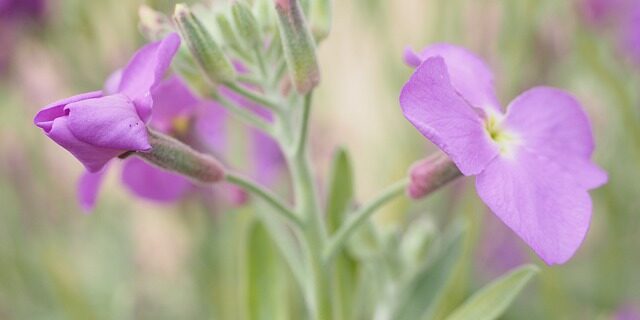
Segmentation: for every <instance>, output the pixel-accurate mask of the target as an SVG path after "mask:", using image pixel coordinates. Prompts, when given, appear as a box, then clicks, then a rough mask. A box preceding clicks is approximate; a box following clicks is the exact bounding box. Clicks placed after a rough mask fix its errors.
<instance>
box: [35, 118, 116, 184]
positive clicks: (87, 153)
mask: <svg viewBox="0 0 640 320" xmlns="http://www.w3.org/2000/svg"><path fill="white" fill-rule="evenodd" d="M47 136H48V137H49V138H51V139H52V140H53V141H55V142H56V143H57V144H59V145H60V146H61V147H63V148H65V149H67V151H69V152H71V154H73V155H74V156H75V157H76V158H77V159H78V160H80V162H82V164H83V165H84V166H85V168H87V170H88V171H89V172H97V171H100V169H102V167H104V165H105V164H106V163H107V162H109V160H111V159H113V158H115V157H117V156H118V155H120V154H122V153H123V152H125V151H126V150H118V149H110V148H102V147H96V146H95V145H92V144H89V143H86V142H84V141H82V140H80V139H78V138H76V136H75V135H74V134H73V133H72V132H71V130H69V124H68V118H67V117H60V118H57V119H55V120H54V121H53V123H52V125H51V129H50V130H49V132H47Z"/></svg>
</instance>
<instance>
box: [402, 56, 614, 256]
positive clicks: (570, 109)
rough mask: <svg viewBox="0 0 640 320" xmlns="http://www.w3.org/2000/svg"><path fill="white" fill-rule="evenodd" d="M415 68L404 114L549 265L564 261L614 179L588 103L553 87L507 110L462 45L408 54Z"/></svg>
mask: <svg viewBox="0 0 640 320" xmlns="http://www.w3.org/2000/svg"><path fill="white" fill-rule="evenodd" d="M405 56H406V57H407V58H408V59H407V60H408V63H409V64H411V65H413V66H417V69H416V70H415V72H414V74H413V75H412V76H411V78H410V79H409V81H408V82H407V83H406V84H405V86H404V87H403V89H402V93H401V95H400V105H401V106H402V111H403V113H404V115H405V117H406V118H407V119H408V120H409V121H410V122H411V123H412V124H413V125H414V126H415V127H416V128H417V129H418V131H420V133H422V135H424V136H425V137H426V138H427V139H429V140H431V142H433V143H434V144H436V145H437V146H438V147H439V148H440V149H442V151H444V152H445V153H446V154H447V155H448V156H449V157H450V158H451V160H452V161H453V162H454V163H455V164H456V166H457V167H458V169H459V170H460V171H461V172H462V174H464V175H465V176H471V175H475V176H477V179H476V189H477V192H478V194H479V196H480V198H481V199H482V200H483V201H484V203H485V204H487V206H488V207H489V208H490V209H491V210H492V211H493V212H494V213H495V214H496V215H497V216H498V217H499V218H500V219H501V220H502V221H503V222H504V223H505V224H506V225H507V226H509V228H511V229H512V230H513V231H514V232H515V233H516V234H518V236H519V237H520V238H522V239H523V240H524V241H525V242H526V243H527V244H528V245H529V246H530V247H531V248H533V250H534V251H535V252H536V253H538V255H539V256H540V257H541V258H542V259H543V260H544V261H545V262H546V263H547V264H556V263H564V262H566V261H567V260H568V259H569V258H570V257H571V256H572V255H573V254H574V253H575V251H576V250H577V248H578V247H579V245H580V244H581V243H582V241H583V239H584V237H585V235H586V232H587V229H588V228H589V223H590V220H591V206H592V205H591V198H590V196H589V194H588V190H590V189H593V188H596V187H598V186H600V185H602V184H604V183H605V182H606V180H607V176H606V173H605V172H603V171H602V170H601V169H600V168H598V167H597V166H596V165H595V164H594V163H592V162H591V160H590V158H591V155H592V153H593V150H594V141H593V136H592V133H591V127H590V124H589V120H588V118H587V116H586V114H585V113H584V111H583V110H582V108H581V106H580V104H579V103H578V102H577V101H576V100H575V99H574V98H573V97H572V96H571V95H569V94H567V93H565V92H563V91H561V90H558V89H554V88H549V87H536V88H533V89H530V90H528V91H526V92H524V93H522V94H521V95H520V96H519V97H517V98H516V99H515V100H514V101H513V102H511V104H510V105H509V106H508V108H507V111H506V112H505V113H503V112H502V110H501V107H500V105H499V103H498V99H497V98H496V95H495V90H494V85H493V75H492V73H491V71H490V70H489V69H488V67H487V66H486V65H485V64H484V62H483V61H482V60H481V59H479V58H478V57H476V56H475V55H473V54H472V53H470V52H468V51H466V50H465V49H463V48H460V47H456V46H452V45H446V44H441V45H433V46H430V47H428V48H426V49H425V50H424V51H423V52H422V53H420V54H419V55H418V54H415V53H412V52H409V51H408V52H407V53H406V55H405Z"/></svg>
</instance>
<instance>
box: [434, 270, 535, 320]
mask: <svg viewBox="0 0 640 320" xmlns="http://www.w3.org/2000/svg"><path fill="white" fill-rule="evenodd" d="M539 270H540V269H539V268H538V267H536V266H534V265H525V266H522V267H519V268H517V269H515V270H514V271H511V272H510V273H508V274H506V275H504V276H502V277H500V278H498V279H497V280H495V281H493V282H492V283H490V284H488V285H486V286H485V287H484V288H482V289H481V290H480V291H478V292H476V293H475V294H474V295H473V296H472V297H471V298H469V299H467V301H466V302H465V303H464V304H463V305H462V306H460V307H458V308H457V309H456V310H455V311H454V312H453V313H452V314H451V315H449V316H448V317H447V320H464V319H473V320H491V319H496V318H497V317H499V316H500V315H502V313H503V312H504V311H505V310H506V309H507V307H509V305H511V303H512V302H513V300H514V299H515V297H516V296H517V295H518V293H520V291H522V289H523V288H524V286H525V285H526V284H527V283H528V282H529V281H530V280H531V279H532V278H533V276H534V275H535V274H537V273H538V271H539Z"/></svg>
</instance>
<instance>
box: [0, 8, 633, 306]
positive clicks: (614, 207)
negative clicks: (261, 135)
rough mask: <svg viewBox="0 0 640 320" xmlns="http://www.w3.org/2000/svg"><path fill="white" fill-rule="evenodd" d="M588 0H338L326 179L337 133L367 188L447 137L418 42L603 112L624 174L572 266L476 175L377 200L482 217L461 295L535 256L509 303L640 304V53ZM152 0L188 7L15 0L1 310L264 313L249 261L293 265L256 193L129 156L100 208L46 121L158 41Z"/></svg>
mask: <svg viewBox="0 0 640 320" xmlns="http://www.w3.org/2000/svg"><path fill="white" fill-rule="evenodd" d="M19 1H23V0H19ZM25 1H26V0H25ZM581 2H582V1H557V0H518V1H512V0H502V1H499V0H447V1H444V0H430V1H428V0H394V1H384V0H349V1H346V0H338V1H335V6H334V29H333V31H332V34H331V35H330V37H329V38H328V40H326V41H325V42H324V43H323V44H322V45H321V47H320V49H319V50H320V62H321V67H322V71H323V80H322V84H321V86H320V88H319V90H318V91H319V92H318V94H317V95H316V97H317V100H316V103H315V105H314V111H313V123H312V141H313V145H312V148H313V153H314V157H313V159H314V163H315V164H316V167H317V174H318V176H319V177H320V180H321V181H324V180H326V179H325V178H323V177H325V176H326V174H327V171H328V169H329V161H330V159H331V157H332V151H333V150H334V149H335V148H336V147H337V146H345V147H346V148H348V149H349V150H350V152H351V156H352V158H353V162H354V163H355V174H356V188H357V195H358V199H360V200H361V201H363V200H366V199H368V198H369V197H371V196H372V195H374V194H375V193H376V190H379V189H380V188H382V187H384V186H385V185H386V184H388V183H391V182H393V181H395V180H397V179H399V178H401V177H402V176H403V175H404V174H405V173H406V171H407V168H408V167H409V166H410V164H411V163H412V162H414V161H416V160H418V159H420V158H421V157H424V156H426V155H427V154H429V153H431V152H433V151H434V147H433V146H432V145H430V144H429V143H428V142H427V141H426V140H424V139H423V138H422V137H421V136H420V135H419V134H418V133H417V131H415V130H414V129H413V128H412V127H411V126H410V124H409V123H408V122H407V121H405V120H404V118H403V117H402V114H401V112H400V109H399V105H398V102H397V99H398V94H399V90H400V88H401V86H402V85H403V83H404V82H405V81H406V80H407V79H408V76H409V75H410V72H411V70H410V69H409V68H407V67H405V65H404V64H403V63H402V59H401V58H402V52H403V49H404V47H405V46H407V45H409V46H412V47H413V48H414V49H420V48H421V47H423V46H425V45H427V44H429V43H432V42H437V41H438V42H439V41H445V42H451V43H456V44H461V45H464V46H466V47H468V48H470V49H471V50H473V51H475V52H477V53H478V54H479V55H481V56H482V57H484V58H485V59H486V61H487V62H488V63H489V64H490V66H491V67H492V69H493V70H494V71H495V75H496V80H497V88H498V92H499V97H500V98H501V101H502V103H503V105H504V106H506V105H507V104H508V102H509V101H511V99H513V98H514V97H515V96H516V95H517V94H518V93H519V92H521V91H523V90H525V89H527V88H529V87H531V86H535V85H543V84H544V85H551V86H556V87H560V88H563V89H566V90H568V91H571V92H572V93H574V94H575V95H576V96H577V97H578V99H579V100H580V101H581V102H582V103H583V105H584V107H585V108H586V109H587V110H588V112H589V114H590V115H591V120H592V123H593V126H594V132H595V136H596V140H597V151H596V156H595V157H596V160H597V162H598V163H599V164H601V165H602V166H603V167H604V168H606V169H607V171H608V172H609V175H610V182H609V184H608V185H607V186H605V187H604V188H601V189H599V190H596V191H594V192H592V195H593V198H594V203H595V205H594V215H593V222H592V226H591V230H590V231H589V234H588V236H587V239H586V241H585V243H584V245H583V246H582V247H581V248H580V250H579V251H578V253H577V254H576V256H575V257H574V258H573V259H572V260H571V261H569V262H568V263H567V264H565V265H563V266H555V267H552V268H549V267H544V266H543V264H542V262H541V261H540V260H539V259H537V258H536V257H535V256H534V255H533V254H532V252H531V251H530V250H529V249H528V248H526V247H525V246H524V245H523V243H522V242H521V241H520V240H519V239H517V238H516V237H515V236H513V235H512V234H511V233H510V232H508V231H507V230H506V229H505V227H504V226H503V225H502V224H501V223H500V222H498V221H497V220H496V219H495V218H494V217H493V216H492V214H491V213H490V212H488V211H487V209H486V208H485V207H484V205H483V204H482V203H481V202H480V201H479V200H478V198H477V196H476V195H475V193H474V188H473V179H465V180H461V181H459V182H457V183H455V184H454V185H450V186H448V187H446V188H445V190H443V191H440V192H438V193H437V194H436V196H435V197H434V198H433V199H429V200H426V201H422V202H420V203H418V204H410V203H408V201H406V200H400V201H397V202H396V203H394V205H393V206H390V207H389V208H387V209H386V210H384V212H382V213H381V214H378V215H377V216H376V217H375V219H376V223H377V226H378V228H379V229H380V232H381V233H383V234H391V235H393V234H394V233H396V232H399V230H400V231H401V230H402V229H403V228H404V227H405V226H406V224H407V221H409V219H416V217H419V218H424V217H427V218H428V219H429V221H431V222H433V223H434V224H435V225H437V226H442V225H444V224H446V223H447V221H450V220H451V217H452V216H464V217H465V218H466V219H468V220H469V221H471V225H472V236H471V237H470V238H469V240H468V246H467V247H468V248H467V249H468V250H467V251H466V253H465V258H464V262H465V263H463V264H461V267H460V270H458V271H457V276H456V285H455V286H454V287H452V289H451V292H450V293H449V294H448V295H447V299H448V301H450V303H451V304H452V305H455V304H457V303H459V302H460V301H461V300H462V299H464V298H465V297H466V296H468V294H469V292H470V290H475V289H477V288H478V287H480V286H482V285H483V284H486V283H487V282H489V280H490V279H492V278H495V277H496V276H498V275H499V274H501V273H503V272H504V271H506V270H508V269H509V268H511V267H514V266H516V265H518V264H521V263H523V262H525V261H532V262H534V263H536V264H538V265H540V266H543V271H542V272H541V273H540V274H539V276H538V277H536V278H535V281H534V282H533V283H532V284H531V285H530V286H529V287H528V289H527V290H526V291H525V292H524V294H522V295H521V296H520V297H519V298H518V300H517V302H516V304H515V305H514V306H513V307H512V308H510V309H509V311H508V312H507V314H506V315H505V316H504V318H505V319H609V318H613V317H615V315H616V314H618V313H621V312H624V311H625V310H628V309H633V308H637V307H639V306H640V272H638V269H639V267H640V249H639V248H640V232H638V231H639V230H640V182H639V181H640V94H639V93H640V90H639V89H640V76H639V75H640V64H638V63H637V62H638V61H640V59H638V60H635V61H636V62H634V57H632V56H630V55H629V54H628V51H625V50H624V49H623V48H622V45H621V44H620V41H619V40H620V34H619V30H618V28H617V26H616V25H615V24H616V21H620V20H621V18H619V17H618V18H616V17H614V18H613V19H609V20H608V21H605V22H594V21H593V19H590V16H589V15H585V12H584V10H583V9H582V6H581ZM143 3H146V4H147V5H150V6H151V7H153V8H155V9H157V10H160V11H164V12H167V13H170V12H171V11H172V7H173V2H172V1H168V0H167V1H159V0H157V1H142V0H110V1H86V0H50V1H49V2H48V6H47V10H46V12H45V14H44V16H43V17H39V18H38V20H37V21H35V22H33V21H29V20H28V19H26V18H24V19H23V18H21V19H17V20H19V21H18V22H16V23H14V21H13V20H10V19H9V18H7V17H0V19H1V20H0V39H2V41H3V43H2V44H1V46H2V48H1V50H3V51H4V52H6V54H5V55H7V56H8V57H9V58H8V59H9V60H8V64H7V66H6V68H4V69H3V71H2V74H0V319H141V318H144V319H175V318H180V319H201V318H210V317H213V316H217V317H218V318H222V319H243V318H256V315H253V314H246V313H247V312H248V311H247V308H246V305H244V303H246V301H247V299H245V298H244V296H245V295H246V294H247V292H251V286H252V283H251V282H250V281H247V280H246V279H247V277H245V276H243V275H246V274H252V275H255V274H260V275H263V276H265V275H267V276H268V278H270V279H272V280H273V279H281V278H282V277H286V276H287V271H286V269H285V268H284V266H283V264H282V262H281V261H280V260H279V259H277V258H274V256H276V255H273V254H271V255H269V254H268V253H269V252H274V250H275V249H274V248H273V246H272V245H270V244H269V242H268V241H266V240H265V241H263V240H264V238H265V237H266V235H265V234H264V232H261V231H260V230H261V229H259V227H256V226H255V225H254V224H252V223H250V222H248V221H250V220H251V219H250V217H251V215H252V211H253V209H251V208H249V207H245V208H241V209H234V210H228V211H227V212H216V213H215V214H214V213H212V212H211V211H210V210H207V208H208V207H207V206H204V205H202V204H201V203H198V201H185V202H182V203H180V204H175V205H169V206H167V205H160V204H154V203H150V202H146V201H143V200H139V199H135V198H134V197H132V196H131V195H130V194H129V193H127V192H126V190H124V189H123V187H122V185H121V184H120V183H119V181H118V180H119V179H118V177H117V173H113V174H112V175H110V176H109V179H108V181H107V185H106V187H105V190H104V192H102V194H101V197H100V199H99V204H98V207H97V209H96V210H95V212H94V213H93V214H91V215H86V214H83V213H82V212H81V210H80V209H79V206H78V204H77V202H76V199H75V183H76V180H77V178H78V177H79V175H80V173H81V172H82V168H81V165H80V163H78V162H77V161H76V160H75V159H73V157H72V156H71V155H70V154H68V153H67V152H66V151H64V150H63V149H62V148H59V147H58V146H57V145H55V144H54V143H52V142H51V141H49V140H48V139H47V138H46V137H45V136H44V135H43V134H41V132H40V130H39V129H38V128H36V127H35V126H34V125H33V124H32V118H33V116H34V114H35V113H36V111H37V110H38V109H39V108H40V107H41V106H43V105H45V104H47V103H49V102H51V101H54V100H56V99H59V98H63V97H66V96H70V95H72V94H74V93H78V92H83V91H88V90H95V89H96V88H100V87H102V82H103V80H104V79H105V78H106V76H107V75H108V74H109V73H110V72H111V71H112V70H114V69H116V68H118V67H119V66H121V65H122V64H124V63H125V62H126V60H127V59H128V57H129V56H130V54H131V53H132V52H133V51H134V50H135V49H136V48H137V47H138V46H139V45H141V44H142V43H144V39H143V38H142V36H141V35H140V33H139V32H138V28H137V23H138V15H137V9H138V6H139V5H140V4H143ZM12 19H13V18H12ZM10 25H11V26H10ZM638 32H639V33H640V29H639V30H638ZM8 34H10V35H8ZM239 140H242V139H239ZM239 143H242V141H239ZM256 228H258V229H256ZM247 230H249V231H247ZM247 234H249V235H250V236H247ZM258 278H260V277H258ZM251 279H253V278H251ZM274 283H276V284H277V283H280V282H278V281H274ZM276 286H277V285H276ZM274 290H276V291H277V292H279V293H281V296H289V297H290V299H286V301H285V299H276V298H277V296H274V297H273V299H274V301H273V303H272V304H271V307H272V308H274V309H278V308H282V309H287V308H289V309H290V308H294V309H295V308H298V307H297V304H298V303H299V302H300V301H299V299H300V298H299V296H298V295H297V294H296V293H295V291H294V290H293V289H292V288H290V286H289V285H285V284H283V285H282V286H281V287H278V288H275V289H274ZM249 300H250V299H249Z"/></svg>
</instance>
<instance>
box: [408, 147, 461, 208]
mask: <svg viewBox="0 0 640 320" xmlns="http://www.w3.org/2000/svg"><path fill="white" fill-rule="evenodd" d="M461 176H462V173H461V172H460V170H458V167H456V165H455V163H453V161H451V159H449V158H448V157H447V156H446V155H444V154H442V153H438V154H435V155H433V156H430V157H427V158H425V159H422V160H420V161H418V162H416V163H414V164H413V165H412V166H411V168H410V169H409V177H410V180H411V181H410V182H409V187H408V188H407V193H408V194H409V196H410V197H411V198H413V199H420V198H422V197H424V196H426V195H428V194H430V193H431V192H433V191H435V190H437V189H438V188H440V187H442V186H443V185H445V184H447V183H449V182H451V181H453V180H455V179H456V178H458V177H461Z"/></svg>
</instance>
